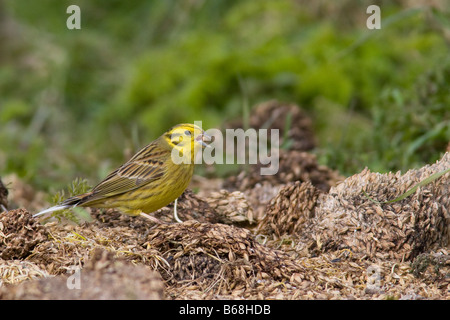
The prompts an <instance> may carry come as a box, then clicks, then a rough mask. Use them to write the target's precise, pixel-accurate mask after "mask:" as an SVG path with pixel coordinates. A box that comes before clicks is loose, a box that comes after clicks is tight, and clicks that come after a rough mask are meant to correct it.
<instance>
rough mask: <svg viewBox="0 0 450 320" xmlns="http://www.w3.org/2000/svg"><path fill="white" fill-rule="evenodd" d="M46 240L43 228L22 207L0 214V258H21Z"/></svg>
mask: <svg viewBox="0 0 450 320" xmlns="http://www.w3.org/2000/svg"><path fill="white" fill-rule="evenodd" d="M45 240H47V232H46V230H45V228H44V227H43V226H42V225H41V224H40V223H39V222H38V221H37V220H35V219H33V217H32V216H31V214H30V213H29V212H28V211H27V210H24V209H17V210H10V211H7V212H3V213H1V215H0V258H2V259H4V260H8V259H21V258H25V257H26V256H28V255H29V254H30V253H31V251H32V250H33V248H34V247H35V246H36V245H37V244H38V243H40V242H43V241H45Z"/></svg>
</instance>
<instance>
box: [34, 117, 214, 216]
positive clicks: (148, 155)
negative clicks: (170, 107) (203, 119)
mask: <svg viewBox="0 0 450 320" xmlns="http://www.w3.org/2000/svg"><path fill="white" fill-rule="evenodd" d="M204 141H209V137H208V136H207V135H206V134H205V133H204V131H203V130H202V129H201V128H200V127H198V126H196V125H192V124H179V125H176V126H174V127H172V128H171V129H170V130H169V131H167V132H166V133H164V134H163V135H162V136H160V137H159V138H158V139H156V140H154V141H153V142H151V143H150V144H149V145H147V146H145V147H144V148H142V149H141V150H140V151H139V152H138V153H136V154H135V155H134V156H133V157H132V158H131V159H130V160H129V161H127V162H126V163H124V164H123V165H121V166H120V167H119V168H117V169H116V170H114V171H113V172H111V173H110V174H109V175H108V176H107V177H106V178H105V179H104V180H103V181H102V182H100V183H99V184H98V185H97V186H95V187H94V188H93V189H92V190H91V191H90V192H87V193H84V194H81V195H77V196H74V197H71V198H69V199H67V200H65V201H63V202H62V203H61V204H59V205H56V206H54V207H52V208H49V209H47V210H44V211H41V212H39V213H37V214H35V216H39V215H42V214H45V213H47V212H52V211H57V210H62V209H67V208H71V207H75V206H80V207H94V208H117V209H119V210H120V211H121V212H123V213H125V214H128V215H132V216H135V215H139V214H142V215H144V216H146V217H149V216H147V215H146V213H151V212H153V211H155V210H158V209H159V208H162V207H164V206H166V205H167V204H169V203H171V202H172V201H174V200H176V199H177V198H178V197H179V196H180V195H181V194H182V193H183V191H184V190H185V189H186V188H187V186H188V184H189V182H190V180H191V177H192V175H193V172H194V157H195V154H196V153H197V152H198V151H199V150H201V148H203V147H205V146H206V144H205V142H204ZM175 217H176V216H175ZM149 218H151V217H149ZM176 218H177V217H176ZM153 219H154V218H153Z"/></svg>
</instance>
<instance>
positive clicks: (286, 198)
mask: <svg viewBox="0 0 450 320" xmlns="http://www.w3.org/2000/svg"><path fill="white" fill-rule="evenodd" d="M320 193H321V192H320V191H319V190H318V189H317V188H315V187H314V186H313V185H312V184H311V183H310V182H299V181H297V182H295V183H289V184H287V185H286V186H285V187H283V188H282V189H281V190H280V192H279V193H278V195H277V196H276V197H274V198H273V199H272V200H271V201H270V203H269V204H268V205H267V208H266V215H265V217H264V218H263V219H262V220H261V222H260V223H259V224H258V227H257V229H256V233H262V234H265V235H272V234H275V236H276V238H277V239H280V238H282V236H284V235H292V234H298V233H300V232H301V230H302V228H303V226H304V224H305V223H308V222H310V220H311V219H312V218H313V217H314V208H315V205H316V201H317V198H318V196H319V194H320Z"/></svg>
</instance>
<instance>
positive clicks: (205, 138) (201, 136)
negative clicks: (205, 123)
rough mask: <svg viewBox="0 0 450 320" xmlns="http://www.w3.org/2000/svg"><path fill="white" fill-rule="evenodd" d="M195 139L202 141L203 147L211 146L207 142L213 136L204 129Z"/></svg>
mask: <svg viewBox="0 0 450 320" xmlns="http://www.w3.org/2000/svg"><path fill="white" fill-rule="evenodd" d="M195 140H196V141H197V142H198V143H200V144H201V145H202V146H203V148H211V147H210V146H209V145H208V144H206V142H209V141H211V137H210V136H209V135H207V134H206V133H205V131H203V132H202V133H201V134H199V135H198V136H197V138H195Z"/></svg>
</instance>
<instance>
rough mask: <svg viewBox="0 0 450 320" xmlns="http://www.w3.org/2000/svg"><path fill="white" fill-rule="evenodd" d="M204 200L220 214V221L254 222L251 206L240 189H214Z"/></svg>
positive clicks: (227, 222) (228, 222)
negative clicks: (231, 190) (230, 190)
mask: <svg viewBox="0 0 450 320" xmlns="http://www.w3.org/2000/svg"><path fill="white" fill-rule="evenodd" d="M205 200H206V201H207V202H208V203H209V205H210V207H211V208H212V209H213V210H214V211H215V212H217V214H218V215H219V216H220V218H219V220H220V222H221V223H225V224H240V223H245V224H247V223H248V224H252V223H253V222H254V218H253V208H252V206H251V205H250V204H249V203H248V201H247V198H246V197H245V195H244V194H243V193H242V192H241V191H233V192H229V191H227V190H220V191H215V192H211V193H210V194H209V195H208V197H207V198H206V199H205Z"/></svg>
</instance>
